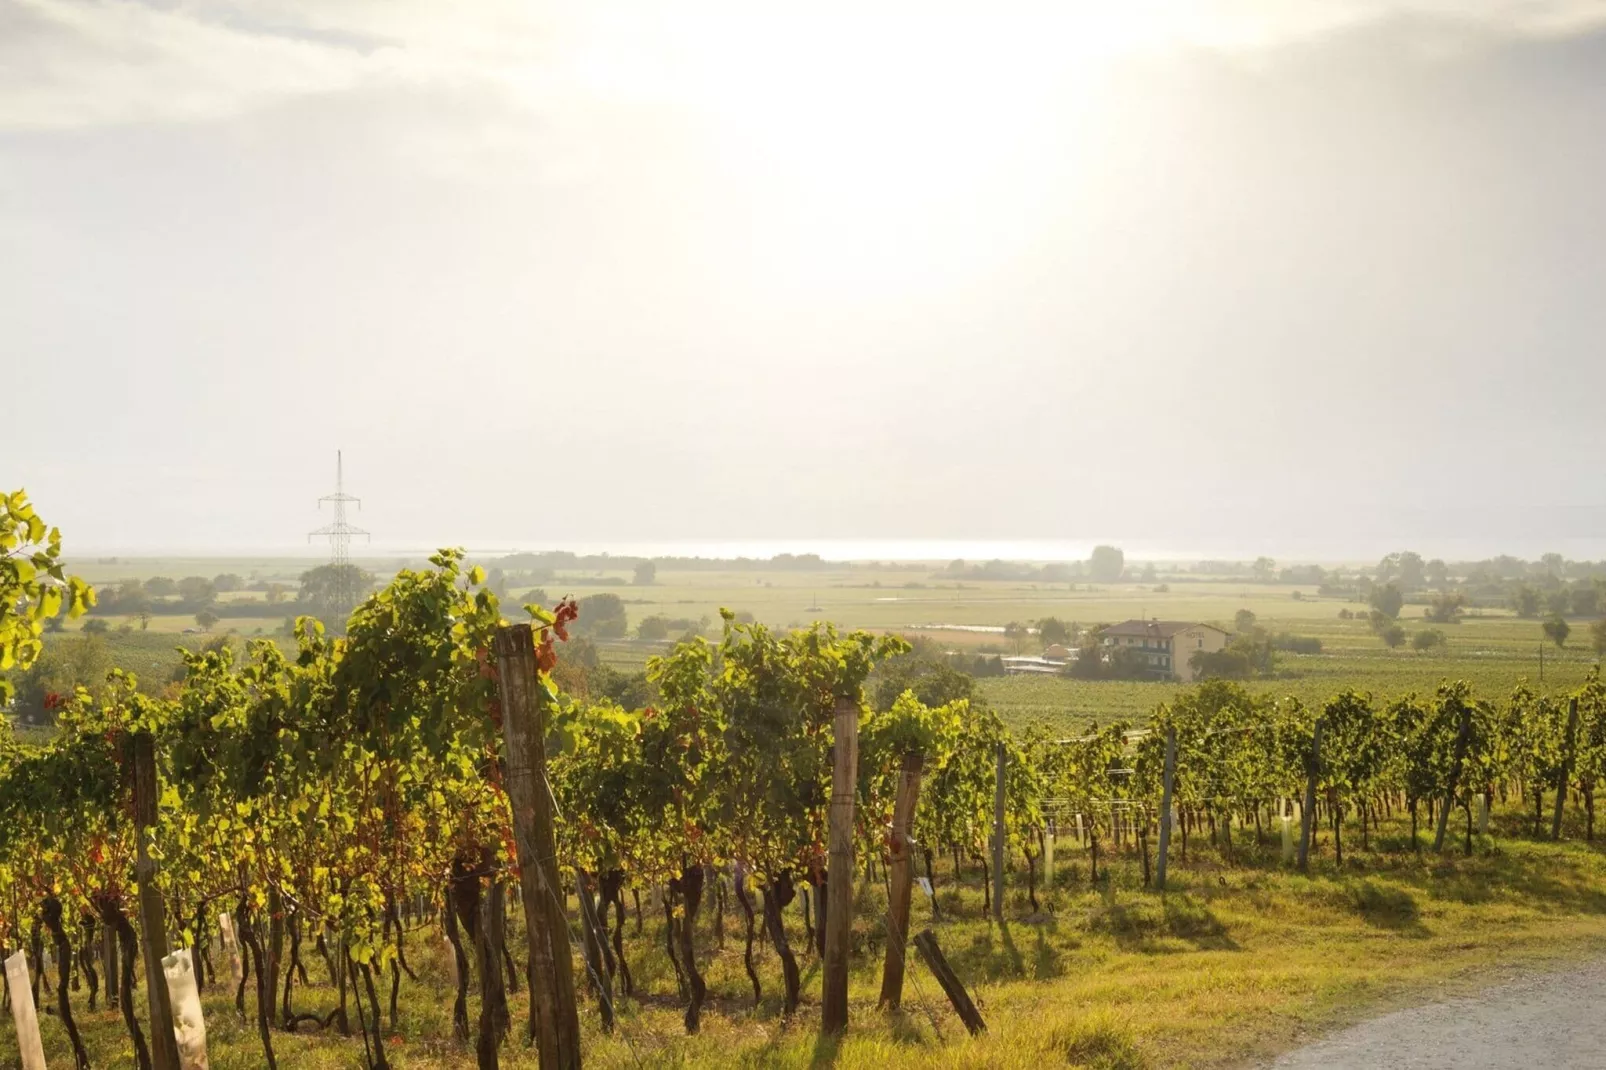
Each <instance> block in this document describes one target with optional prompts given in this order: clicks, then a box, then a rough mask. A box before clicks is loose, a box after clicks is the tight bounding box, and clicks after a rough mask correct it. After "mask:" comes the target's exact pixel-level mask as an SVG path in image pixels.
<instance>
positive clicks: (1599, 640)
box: [1589, 617, 1606, 658]
mask: <svg viewBox="0 0 1606 1070" xmlns="http://www.w3.org/2000/svg"><path fill="white" fill-rule="evenodd" d="M1589 642H1590V645H1591V646H1593V647H1594V648H1595V656H1596V657H1597V658H1599V657H1603V656H1606V617H1602V618H1601V619H1600V620H1597V621H1595V622H1594V623H1592V624H1591V625H1590V626H1589Z"/></svg>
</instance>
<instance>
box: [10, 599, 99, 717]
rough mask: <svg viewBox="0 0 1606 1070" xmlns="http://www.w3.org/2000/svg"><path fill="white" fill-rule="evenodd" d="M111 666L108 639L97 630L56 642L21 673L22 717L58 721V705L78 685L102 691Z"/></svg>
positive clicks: (19, 703) (19, 699)
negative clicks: (95, 632)
mask: <svg viewBox="0 0 1606 1070" xmlns="http://www.w3.org/2000/svg"><path fill="white" fill-rule="evenodd" d="M98 623H101V624H104V623H105V621H99V622H98ZM111 667H112V659H111V655H110V654H109V653H108V652H107V650H106V641H105V640H104V639H102V638H100V636H98V635H96V634H94V633H93V632H90V633H89V634H86V635H83V636H80V637H79V638H77V639H65V640H62V641H60V642H52V643H51V644H50V645H49V646H48V647H46V648H45V650H44V653H42V654H41V655H40V656H39V660H37V661H35V662H34V663H33V664H32V665H30V666H29V667H28V670H27V671H26V672H24V673H22V674H21V675H20V676H18V677H17V694H16V711H17V716H18V718H20V719H21V720H22V721H24V722H25V723H28V724H50V723H52V722H54V721H55V719H56V711H57V709H59V708H60V707H61V706H62V705H63V704H64V703H65V702H67V700H69V699H70V698H72V696H73V692H74V691H76V690H77V689H78V688H80V687H82V688H86V689H88V690H89V691H90V692H91V693H92V694H95V695H99V694H100V693H101V690H102V688H103V687H104V685H105V683H106V674H107V673H108V672H109V671H111Z"/></svg>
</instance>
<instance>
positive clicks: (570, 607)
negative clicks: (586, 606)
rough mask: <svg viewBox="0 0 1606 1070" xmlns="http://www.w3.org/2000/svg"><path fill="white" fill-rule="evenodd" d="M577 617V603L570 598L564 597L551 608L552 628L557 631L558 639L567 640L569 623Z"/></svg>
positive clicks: (578, 613)
mask: <svg viewBox="0 0 1606 1070" xmlns="http://www.w3.org/2000/svg"><path fill="white" fill-rule="evenodd" d="M579 619H580V606H579V604H578V603H577V602H575V600H574V599H572V598H565V599H563V600H562V601H561V602H559V603H558V604H557V608H556V609H554V610H553V613H552V630H553V631H555V632H557V633H558V638H559V639H561V640H563V641H564V642H565V643H567V642H568V641H569V624H570V623H571V622H573V621H576V620H579Z"/></svg>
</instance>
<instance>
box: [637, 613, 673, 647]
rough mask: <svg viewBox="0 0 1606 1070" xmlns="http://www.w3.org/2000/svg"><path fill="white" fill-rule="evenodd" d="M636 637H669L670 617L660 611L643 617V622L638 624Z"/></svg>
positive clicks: (652, 638) (654, 638) (655, 638)
mask: <svg viewBox="0 0 1606 1070" xmlns="http://www.w3.org/2000/svg"><path fill="white" fill-rule="evenodd" d="M636 637H637V638H639V639H650V640H659V639H668V638H669V618H668V617H666V616H664V615H662V614H660V613H655V614H653V615H652V616H650V617H642V618H641V622H640V623H639V624H637V625H636Z"/></svg>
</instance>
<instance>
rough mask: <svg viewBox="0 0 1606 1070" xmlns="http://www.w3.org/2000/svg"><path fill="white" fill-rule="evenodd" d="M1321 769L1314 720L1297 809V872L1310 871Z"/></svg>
mask: <svg viewBox="0 0 1606 1070" xmlns="http://www.w3.org/2000/svg"><path fill="white" fill-rule="evenodd" d="M1321 768H1322V721H1321V718H1319V717H1318V718H1317V719H1316V728H1315V730H1314V731H1313V732H1312V733H1311V737H1310V773H1309V775H1308V776H1306V778H1305V801H1304V802H1303V803H1301V804H1300V808H1299V871H1300V872H1301V873H1307V872H1309V871H1310V830H1311V821H1312V819H1313V818H1314V816H1315V814H1316V778H1317V777H1318V776H1320V775H1321Z"/></svg>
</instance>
